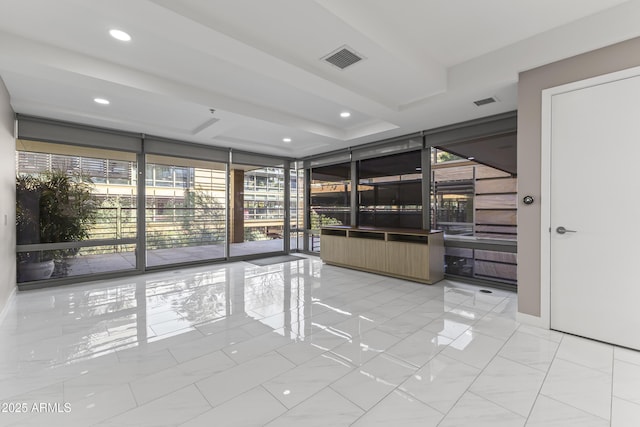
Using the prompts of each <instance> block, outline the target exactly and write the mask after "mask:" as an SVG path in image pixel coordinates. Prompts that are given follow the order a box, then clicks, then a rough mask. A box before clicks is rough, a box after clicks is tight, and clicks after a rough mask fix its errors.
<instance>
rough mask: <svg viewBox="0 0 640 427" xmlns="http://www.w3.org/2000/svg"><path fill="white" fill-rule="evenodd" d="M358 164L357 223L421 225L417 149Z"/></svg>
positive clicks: (420, 175)
mask: <svg viewBox="0 0 640 427" xmlns="http://www.w3.org/2000/svg"><path fill="white" fill-rule="evenodd" d="M358 163H359V164H358V167H359V175H360V180H359V185H358V198H359V205H360V206H359V208H360V209H359V218H358V219H359V221H358V223H359V225H360V226H372V227H391V228H422V180H421V178H422V169H421V155H420V151H411V152H408V153H402V154H395V155H392V156H385V157H378V158H375V159H367V160H360V161H359V162H358Z"/></svg>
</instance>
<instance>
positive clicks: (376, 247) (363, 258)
mask: <svg viewBox="0 0 640 427" xmlns="http://www.w3.org/2000/svg"><path fill="white" fill-rule="evenodd" d="M320 257H321V258H322V260H323V261H324V262H326V263H327V264H331V265H337V266H340V267H347V268H354V269H358V270H364V271H370V272H372V273H379V274H385V275H388V276H393V277H399V278H402V279H408V280H413V281H416V282H422V283H430V284H431V283H435V282H437V281H438V280H441V279H442V278H443V277H444V238H443V233H442V231H438V230H432V231H427V230H407V229H388V228H368V227H367V228H365V227H363V228H355V227H345V226H333V227H323V228H322V229H321V230H320Z"/></svg>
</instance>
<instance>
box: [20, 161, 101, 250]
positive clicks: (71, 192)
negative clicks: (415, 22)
mask: <svg viewBox="0 0 640 427" xmlns="http://www.w3.org/2000/svg"><path fill="white" fill-rule="evenodd" d="M91 189H92V183H91V181H90V180H87V179H84V178H83V177H82V176H80V175H74V176H69V175H67V174H66V173H65V172H64V171H51V172H47V173H43V174H39V175H19V176H18V177H17V178H16V232H17V242H18V244H39V243H60V242H77V241H81V240H84V239H86V238H88V237H89V233H90V231H91V228H92V226H93V225H94V224H95V221H96V217H97V204H96V201H95V200H94V199H93V197H92V191H91ZM75 253H77V249H64V250H51V251H46V253H44V252H43V251H37V252H22V253H20V254H19V257H18V258H19V259H20V260H21V261H43V260H46V259H51V258H55V259H58V260H60V259H62V258H64V257H66V256H68V255H73V254H75Z"/></svg>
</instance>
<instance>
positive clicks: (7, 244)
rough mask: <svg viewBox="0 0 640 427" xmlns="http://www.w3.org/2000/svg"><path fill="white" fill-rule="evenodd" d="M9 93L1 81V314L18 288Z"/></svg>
mask: <svg viewBox="0 0 640 427" xmlns="http://www.w3.org/2000/svg"><path fill="white" fill-rule="evenodd" d="M13 130H14V114H13V110H12V109H11V105H10V104H9V92H7V88H6V87H5V85H4V82H3V81H2V79H0V314H1V313H2V309H3V308H4V306H5V303H6V302H7V300H8V298H9V297H10V295H11V293H12V292H13V289H14V288H15V286H16V191H15V186H16V184H15V174H16V172H15V171H16V165H15V159H16V154H15V153H16V141H15V139H14V136H13V134H14V132H13Z"/></svg>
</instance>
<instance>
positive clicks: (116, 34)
mask: <svg viewBox="0 0 640 427" xmlns="http://www.w3.org/2000/svg"><path fill="white" fill-rule="evenodd" d="M109 34H111V37H113V38H114V39H116V40H120V41H123V42H128V41H130V40H131V36H130V35H129V34H127V33H125V32H124V31H122V30H115V29H113V30H109Z"/></svg>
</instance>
